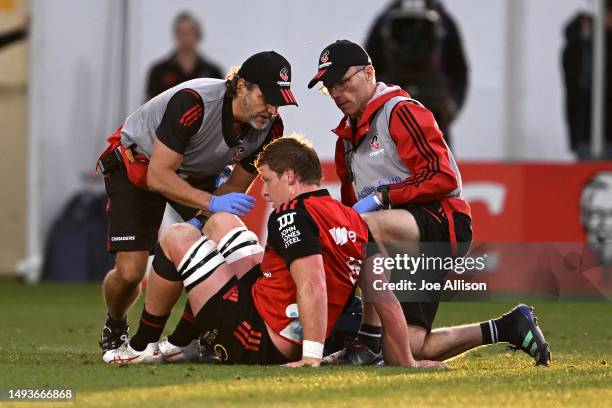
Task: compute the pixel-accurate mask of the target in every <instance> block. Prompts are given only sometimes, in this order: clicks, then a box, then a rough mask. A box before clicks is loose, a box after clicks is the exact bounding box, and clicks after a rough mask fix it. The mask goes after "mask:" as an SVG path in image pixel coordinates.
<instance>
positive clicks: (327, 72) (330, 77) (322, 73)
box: [308, 66, 349, 89]
mask: <svg viewBox="0 0 612 408" xmlns="http://www.w3.org/2000/svg"><path fill="white" fill-rule="evenodd" d="M348 69H349V67H338V66H334V67H331V68H323V69H320V70H319V72H317V73H316V75H315V76H314V77H313V78H312V79H311V80H310V82H309V83H308V89H310V88H312V87H313V86H315V85H316V84H317V82H319V81H322V82H327V83H330V82H331V83H336V82H338V81H340V79H342V77H343V76H344V74H345V73H346V71H348Z"/></svg>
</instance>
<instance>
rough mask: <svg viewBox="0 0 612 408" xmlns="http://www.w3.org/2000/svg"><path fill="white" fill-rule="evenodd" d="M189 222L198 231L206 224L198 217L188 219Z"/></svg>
mask: <svg viewBox="0 0 612 408" xmlns="http://www.w3.org/2000/svg"><path fill="white" fill-rule="evenodd" d="M187 224H191V225H193V226H194V227H195V228H196V229H197V230H198V231H202V227H203V226H204V224H202V221H200V219H199V218H197V217H193V218H192V219H190V220H189V221H187Z"/></svg>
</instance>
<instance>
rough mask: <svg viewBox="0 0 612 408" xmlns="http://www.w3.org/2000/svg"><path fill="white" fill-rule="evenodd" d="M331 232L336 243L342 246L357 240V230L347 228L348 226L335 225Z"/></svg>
mask: <svg viewBox="0 0 612 408" xmlns="http://www.w3.org/2000/svg"><path fill="white" fill-rule="evenodd" d="M329 234H330V235H331V236H332V239H333V240H334V242H335V243H336V245H339V246H342V245H344V244H346V243H347V242H349V240H350V241H351V242H355V241H356V240H357V234H355V231H351V230H347V229H346V227H334V228H330V229H329Z"/></svg>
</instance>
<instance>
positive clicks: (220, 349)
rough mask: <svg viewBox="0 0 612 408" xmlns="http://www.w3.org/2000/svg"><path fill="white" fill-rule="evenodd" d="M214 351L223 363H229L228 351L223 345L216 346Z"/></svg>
mask: <svg viewBox="0 0 612 408" xmlns="http://www.w3.org/2000/svg"><path fill="white" fill-rule="evenodd" d="M213 351H214V352H215V354H216V355H217V357H219V358H220V359H221V360H223V361H227V359H228V358H229V356H228V354H227V350H226V349H225V347H224V346H223V345H222V344H219V343H217V344H215V346H214V347H213Z"/></svg>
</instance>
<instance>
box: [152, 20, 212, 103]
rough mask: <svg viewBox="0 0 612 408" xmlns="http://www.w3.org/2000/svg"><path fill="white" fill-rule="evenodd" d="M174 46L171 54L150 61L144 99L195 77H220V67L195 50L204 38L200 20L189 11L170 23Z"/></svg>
mask: <svg viewBox="0 0 612 408" xmlns="http://www.w3.org/2000/svg"><path fill="white" fill-rule="evenodd" d="M173 31H174V41H175V44H176V45H175V48H174V50H173V51H172V54H171V55H170V57H168V58H166V59H163V60H162V61H159V62H157V63H155V65H153V67H152V68H151V70H150V71H149V77H148V80H147V90H146V99H147V100H149V99H151V98H153V97H154V96H156V95H158V94H160V93H162V92H164V91H165V90H167V89H170V88H172V87H173V86H175V85H178V84H180V83H182V82H185V81H189V80H190V79H195V78H223V73H222V72H221V69H220V68H219V67H218V66H217V65H216V64H214V63H212V62H210V61H209V60H208V59H206V57H205V56H203V55H202V54H199V53H198V49H197V48H198V44H199V43H200V41H202V39H203V38H204V32H203V28H202V24H201V23H200V21H198V19H197V18H196V17H195V16H193V15H192V14H190V13H188V12H182V13H180V14H178V15H177V16H176V17H175V18H174V23H173Z"/></svg>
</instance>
